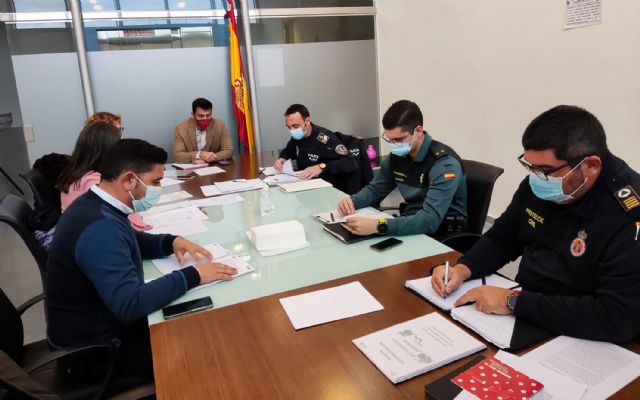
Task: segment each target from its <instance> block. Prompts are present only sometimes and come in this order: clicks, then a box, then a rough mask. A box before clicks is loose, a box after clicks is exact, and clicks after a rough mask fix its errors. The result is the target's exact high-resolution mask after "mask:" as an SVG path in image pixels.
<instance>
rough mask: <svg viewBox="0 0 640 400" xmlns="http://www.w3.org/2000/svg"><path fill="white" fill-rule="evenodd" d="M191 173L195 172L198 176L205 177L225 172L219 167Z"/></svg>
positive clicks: (200, 169) (201, 169)
mask: <svg viewBox="0 0 640 400" xmlns="http://www.w3.org/2000/svg"><path fill="white" fill-rule="evenodd" d="M193 172H195V173H196V174H198V175H200V176H205V175H213V174H221V173H223V172H225V170H223V169H222V168H220V167H207V168H199V169H196V170H194V171H193Z"/></svg>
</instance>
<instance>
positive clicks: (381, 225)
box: [378, 218, 389, 235]
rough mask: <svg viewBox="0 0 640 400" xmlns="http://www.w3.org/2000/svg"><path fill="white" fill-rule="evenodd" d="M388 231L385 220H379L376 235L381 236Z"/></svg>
mask: <svg viewBox="0 0 640 400" xmlns="http://www.w3.org/2000/svg"><path fill="white" fill-rule="evenodd" d="M388 231H389V225H387V220H386V219H385V218H380V219H379V220H378V233H379V234H381V235H385V234H386V233H387V232H388Z"/></svg>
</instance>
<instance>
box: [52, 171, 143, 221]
mask: <svg viewBox="0 0 640 400" xmlns="http://www.w3.org/2000/svg"><path fill="white" fill-rule="evenodd" d="M98 183H100V172H97V171H89V172H87V173H86V174H84V175H83V176H82V178H80V179H78V180H77V181H75V182H73V183H72V184H71V185H69V193H64V192H60V203H61V205H62V212H64V210H65V209H66V208H67V207H69V205H70V204H71V203H73V201H74V200H75V199H77V198H78V197H80V196H82V195H83V194H85V193H86V192H87V191H89V189H91V186H93V185H97V184H98ZM129 222H131V226H132V227H133V228H134V229H135V230H138V231H146V230H149V229H151V228H153V227H152V226H151V225H149V224H145V223H144V221H143V220H142V217H141V216H140V214H138V213H133V214H129Z"/></svg>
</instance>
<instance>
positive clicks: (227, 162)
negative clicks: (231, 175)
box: [218, 160, 231, 165]
mask: <svg viewBox="0 0 640 400" xmlns="http://www.w3.org/2000/svg"><path fill="white" fill-rule="evenodd" d="M218 164H220V165H229V164H231V161H227V160H220V161H218Z"/></svg>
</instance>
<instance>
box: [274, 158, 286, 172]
mask: <svg viewBox="0 0 640 400" xmlns="http://www.w3.org/2000/svg"><path fill="white" fill-rule="evenodd" d="M285 162H287V160H285V159H284V158H278V159H277V160H276V163H275V164H273V168H275V169H276V171H282V166H283V165H284V163H285Z"/></svg>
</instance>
